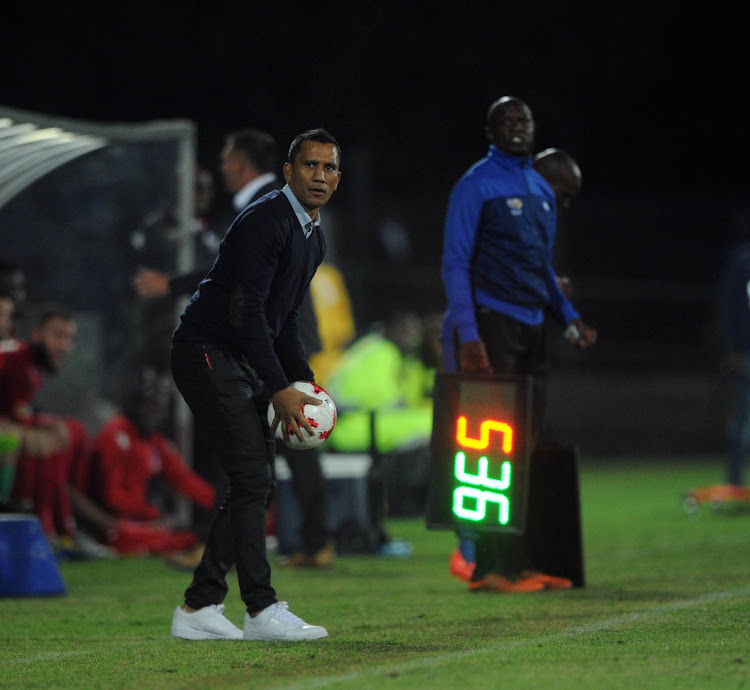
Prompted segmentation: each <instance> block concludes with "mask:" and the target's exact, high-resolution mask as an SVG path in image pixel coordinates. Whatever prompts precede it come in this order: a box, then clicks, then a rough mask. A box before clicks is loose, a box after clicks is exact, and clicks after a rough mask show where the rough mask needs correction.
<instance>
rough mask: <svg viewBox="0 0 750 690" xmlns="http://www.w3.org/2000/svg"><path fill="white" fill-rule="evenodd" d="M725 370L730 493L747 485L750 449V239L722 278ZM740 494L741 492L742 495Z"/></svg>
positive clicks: (736, 249) (734, 251)
mask: <svg viewBox="0 0 750 690" xmlns="http://www.w3.org/2000/svg"><path fill="white" fill-rule="evenodd" d="M719 315H720V319H721V335H722V345H723V348H724V353H723V359H722V362H721V368H722V371H723V372H724V373H725V374H726V375H727V376H728V377H729V382H730V407H729V420H728V426H727V432H728V434H727V435H728V442H729V448H728V453H727V461H726V470H725V481H726V484H728V485H729V487H727V488H728V490H729V492H730V494H731V493H732V492H734V490H736V489H739V488H742V487H744V486H745V458H746V456H747V453H748V450H750V238H748V237H745V238H743V239H742V240H741V241H740V242H739V243H737V244H735V245H734V246H733V247H732V248H731V249H730V251H729V253H728V254H727V256H726V259H725V263H724V266H723V268H722V272H721V276H720V279H719ZM738 495H739V492H738Z"/></svg>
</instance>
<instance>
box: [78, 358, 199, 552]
mask: <svg viewBox="0 0 750 690" xmlns="http://www.w3.org/2000/svg"><path fill="white" fill-rule="evenodd" d="M170 388H171V381H170V379H169V375H168V374H167V373H166V372H163V373H161V374H160V373H159V372H157V371H156V370H155V369H153V368H152V367H150V366H148V365H145V366H143V367H140V368H138V369H136V370H134V371H132V376H131V380H130V382H129V384H128V391H127V392H126V394H125V398H124V401H125V402H124V404H123V409H122V412H121V413H120V414H116V415H115V416H114V417H112V418H111V419H110V420H109V421H108V422H107V423H106V424H105V425H104V426H103V427H102V429H101V430H100V431H99V433H98V434H97V436H96V438H95V439H94V443H93V452H92V457H91V463H90V470H89V475H88V476H87V477H86V478H85V481H83V482H81V483H80V484H79V489H80V487H81V484H82V485H83V488H82V490H75V491H73V492H72V494H71V495H72V499H73V505H74V508H75V509H76V515H77V517H78V519H79V521H81V523H82V524H84V525H85V526H86V528H87V529H88V530H90V531H91V532H92V533H93V534H94V536H96V538H98V539H100V540H102V541H106V542H107V543H108V544H109V545H110V546H112V547H113V548H114V549H115V551H116V552H117V553H119V554H121V555H130V554H134V555H146V554H165V553H169V552H174V551H182V550H184V549H189V548H191V547H193V546H195V545H196V544H197V543H198V536H197V535H196V534H195V533H194V532H193V531H191V530H190V529H183V528H180V527H178V522H179V520H178V519H177V518H176V517H175V516H174V515H173V514H170V512H169V509H170V504H171V501H170V499H171V498H173V497H174V496H175V495H176V494H174V493H173V492H175V491H176V492H177V494H179V495H182V496H186V497H187V498H189V499H190V500H192V501H194V502H195V503H197V504H198V505H200V506H202V507H203V508H206V509H209V508H211V506H212V505H213V502H214V489H213V487H212V486H211V485H210V484H208V483H207V482H206V481H204V480H203V479H201V477H199V476H198V475H197V474H196V473H195V472H193V471H192V470H191V469H190V467H188V465H187V464H185V462H184V461H183V459H182V456H181V455H180V453H179V451H178V450H177V448H176V447H175V446H174V445H173V444H172V443H171V442H170V441H169V440H168V439H167V438H166V437H165V436H164V435H163V434H161V433H159V431H158V428H159V425H160V424H161V422H162V420H163V419H164V417H165V416H166V414H167V411H168V401H169V391H170ZM92 502H93V509H92ZM159 504H161V505H159Z"/></svg>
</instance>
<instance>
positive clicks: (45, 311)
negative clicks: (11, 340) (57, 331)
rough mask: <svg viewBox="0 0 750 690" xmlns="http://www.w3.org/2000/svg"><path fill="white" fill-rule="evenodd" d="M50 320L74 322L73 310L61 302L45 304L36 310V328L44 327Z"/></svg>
mask: <svg viewBox="0 0 750 690" xmlns="http://www.w3.org/2000/svg"><path fill="white" fill-rule="evenodd" d="M51 319H62V320H63V321H74V320H75V314H74V313H73V310H72V309H71V308H70V307H69V306H68V305H67V304H62V303H61V302H45V303H44V304H42V305H41V306H40V307H39V308H38V309H37V310H36V319H35V321H36V324H37V326H40V327H41V326H44V324H46V323H47V321H50V320H51Z"/></svg>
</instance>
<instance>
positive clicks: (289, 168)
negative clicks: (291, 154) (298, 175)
mask: <svg viewBox="0 0 750 690" xmlns="http://www.w3.org/2000/svg"><path fill="white" fill-rule="evenodd" d="M291 176H292V164H291V163H284V179H285V180H286V181H287V182H289V178H290V177H291Z"/></svg>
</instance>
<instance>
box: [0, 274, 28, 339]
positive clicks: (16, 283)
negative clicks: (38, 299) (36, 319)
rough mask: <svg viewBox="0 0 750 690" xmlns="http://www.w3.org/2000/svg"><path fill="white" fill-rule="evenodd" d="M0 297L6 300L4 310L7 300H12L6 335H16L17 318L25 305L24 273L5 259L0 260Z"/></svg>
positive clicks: (6, 306)
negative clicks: (11, 311)
mask: <svg viewBox="0 0 750 690" xmlns="http://www.w3.org/2000/svg"><path fill="white" fill-rule="evenodd" d="M0 297H3V298H4V299H5V300H6V302H5V311H6V312H7V310H8V309H9V308H10V303H9V302H8V301H7V300H10V301H12V304H13V315H12V317H11V318H12V320H11V322H10V331H9V333H8V336H7V337H10V336H11V335H18V330H17V326H18V320H19V318H21V317H22V315H23V313H24V309H25V306H26V273H25V271H24V270H23V268H21V266H20V265H19V264H18V263H16V262H15V261H9V260H7V259H6V260H4V261H0ZM6 318H7V317H6Z"/></svg>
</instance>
